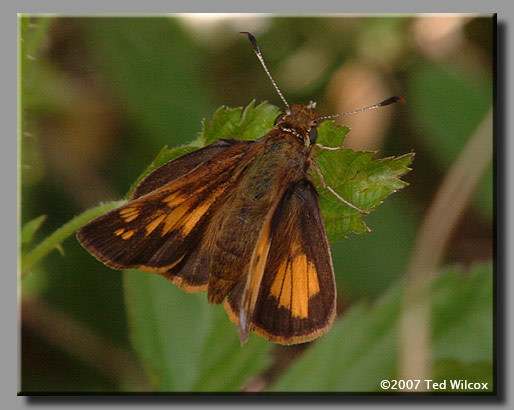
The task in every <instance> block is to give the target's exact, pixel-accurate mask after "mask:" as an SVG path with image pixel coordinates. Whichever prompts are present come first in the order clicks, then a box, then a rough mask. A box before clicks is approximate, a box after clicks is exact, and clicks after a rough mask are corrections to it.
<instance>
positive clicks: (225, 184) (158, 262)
mask: <svg viewBox="0 0 514 410" xmlns="http://www.w3.org/2000/svg"><path fill="white" fill-rule="evenodd" d="M216 144H217V143H214V144H212V145H210V146H209V147H212V146H213V145H216ZM250 146H251V145H250V144H248V143H246V142H244V143H243V142H242V143H225V142H223V144H221V142H220V144H219V145H218V146H215V147H214V149H215V151H210V152H209V153H208V154H205V152H204V153H203V154H200V155H199V156H197V157H196V158H193V160H187V162H188V165H189V166H192V167H193V169H192V170H190V171H189V172H188V171H187V169H186V168H188V167H187V166H186V165H185V162H184V161H185V160H184V161H180V158H178V159H177V160H173V161H171V162H169V163H168V164H165V165H163V167H167V166H168V168H167V172H166V173H171V174H172V175H174V176H175V175H177V174H178V173H182V176H179V177H178V178H171V179H170V181H168V182H165V185H163V186H162V185H160V184H161V183H162V182H163V181H164V179H165V176H164V174H163V175H159V173H158V172H157V171H159V169H160V168H159V169H157V170H156V171H154V172H157V175H156V176H155V177H153V178H154V179H152V178H150V179H149V180H146V179H144V180H143V181H142V182H141V184H143V185H145V188H149V187H150V186H158V188H156V189H155V190H152V191H151V192H149V193H146V194H142V192H143V190H140V191H139V194H141V196H139V197H137V198H136V199H134V200H131V201H129V202H128V203H127V204H125V205H123V206H121V207H119V208H116V209H113V210H112V211H110V212H108V213H106V214H104V215H101V216H99V217H98V218H96V219H93V220H92V221H91V222H89V223H88V224H86V225H84V226H83V227H81V228H80V229H79V230H78V231H77V238H78V240H79V241H80V243H81V244H82V245H83V246H84V247H85V248H86V249H87V250H88V251H89V252H90V253H91V254H92V255H93V256H95V257H96V258H97V259H98V260H100V261H101V262H103V263H104V264H106V265H107V266H109V267H111V268H113V269H140V270H143V271H146V272H152V273H158V274H161V275H163V276H165V277H166V278H168V279H170V280H171V281H173V282H174V283H176V284H177V285H179V286H181V287H183V288H184V290H186V291H189V292H202V291H205V290H207V283H208V275H209V257H208V251H207V249H206V247H205V246H203V242H204V241H203V233H204V232H205V229H206V227H207V225H208V223H209V221H210V219H211V217H212V214H213V212H215V210H216V209H218V208H219V207H221V206H222V205H223V203H224V198H226V192H227V191H228V190H229V189H230V188H231V186H232V184H234V183H235V180H234V178H237V174H238V173H239V171H240V170H241V169H242V168H241V167H244V166H245V164H246V162H247V161H250V160H251V158H250V156H249V155H247V154H248V152H249V147H250ZM209 147H206V148H209ZM221 148H223V149H222V150H221V151H219V149H221ZM194 153H195V152H192V153H190V154H187V155H191V154H194ZM212 153H215V155H214V156H212V155H211V154H212ZM187 155H186V156H187ZM208 156H211V158H210V159H207V160H205V161H204V162H201V163H198V164H197V162H198V161H199V160H200V159H201V158H203V159H205V158H206V157H208ZM193 157H194V156H193ZM173 163H175V164H177V163H178V164H179V167H178V171H177V173H175V172H174V168H173V167H171V165H172V164H173ZM152 174H153V173H151V174H149V176H148V177H150V176H151V175H152ZM148 177H147V178H148ZM145 181H146V182H145ZM157 181H159V182H157ZM138 188H139V187H138ZM136 191H137V189H136Z"/></svg>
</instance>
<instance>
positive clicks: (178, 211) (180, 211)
mask: <svg viewBox="0 0 514 410" xmlns="http://www.w3.org/2000/svg"><path fill="white" fill-rule="evenodd" d="M188 211H189V206H188V205H187V204H182V205H180V206H178V207H176V208H175V209H174V210H173V212H171V213H170V214H168V215H167V216H166V219H164V226H163V228H162V235H166V234H167V233H168V232H169V231H171V230H172V229H177V228H178V226H179V225H180V224H181V222H182V218H183V217H184V215H186V213H187V212H188Z"/></svg>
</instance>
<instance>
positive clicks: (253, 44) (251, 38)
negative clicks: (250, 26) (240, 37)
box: [239, 31, 260, 54]
mask: <svg viewBox="0 0 514 410" xmlns="http://www.w3.org/2000/svg"><path fill="white" fill-rule="evenodd" d="M239 34H246V35H247V36H248V39H249V40H250V43H251V44H252V48H253V49H254V51H255V52H256V53H257V54H260V50H259V46H258V45H257V39H256V38H255V36H254V35H253V34H252V33H250V32H249V31H240V32H239Z"/></svg>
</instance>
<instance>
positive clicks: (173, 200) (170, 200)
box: [162, 193, 187, 208]
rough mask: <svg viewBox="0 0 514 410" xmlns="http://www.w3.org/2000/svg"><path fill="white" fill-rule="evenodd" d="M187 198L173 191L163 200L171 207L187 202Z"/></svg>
mask: <svg viewBox="0 0 514 410" xmlns="http://www.w3.org/2000/svg"><path fill="white" fill-rule="evenodd" d="M186 200H187V198H185V197H183V196H181V195H177V194H176V193H173V194H171V195H168V196H167V197H166V198H164V199H163V200H162V202H166V203H167V204H168V206H169V207H170V208H174V207H175V206H177V205H179V204H181V203H183V202H185V201H186Z"/></svg>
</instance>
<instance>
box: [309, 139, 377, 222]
mask: <svg viewBox="0 0 514 410" xmlns="http://www.w3.org/2000/svg"><path fill="white" fill-rule="evenodd" d="M316 145H319V144H316ZM334 149H338V148H334ZM311 164H312V165H314V168H315V169H316V172H317V173H318V176H319V179H320V181H321V185H322V186H323V188H325V189H327V190H328V191H330V192H331V193H332V194H333V195H334V196H335V197H336V198H337V199H339V200H340V201H341V202H342V203H344V204H346V205H348V206H349V207H350V208H353V209H355V210H356V211H359V212H361V213H363V214H369V212H370V211H366V210H364V209H360V208H359V207H358V206H356V205H354V204H352V203H351V202H348V201H347V200H346V199H344V198H343V197H342V196H341V195H339V194H338V193H337V192H336V191H334V190H333V189H332V188H331V187H329V186H328V185H327V183H326V182H325V178H324V177H323V174H322V173H321V170H320V169H319V168H318V164H316V161H314V160H312V161H311Z"/></svg>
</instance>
